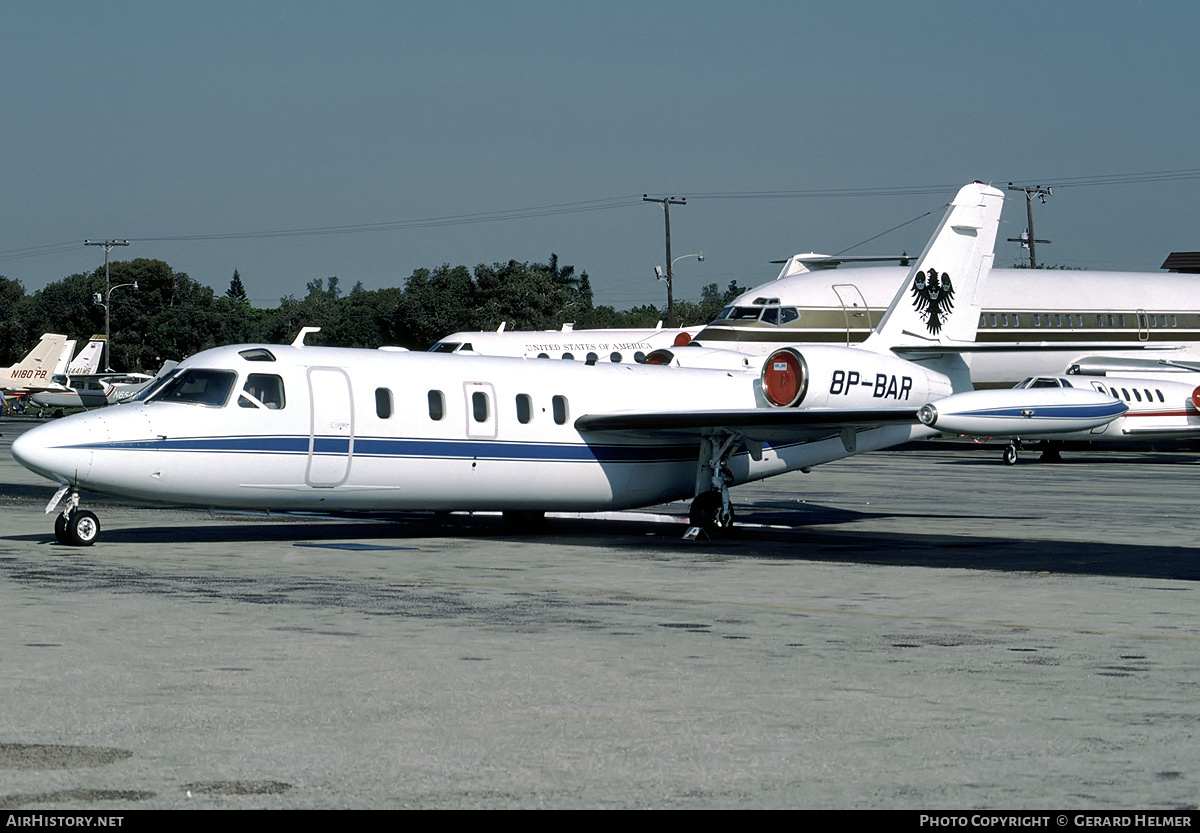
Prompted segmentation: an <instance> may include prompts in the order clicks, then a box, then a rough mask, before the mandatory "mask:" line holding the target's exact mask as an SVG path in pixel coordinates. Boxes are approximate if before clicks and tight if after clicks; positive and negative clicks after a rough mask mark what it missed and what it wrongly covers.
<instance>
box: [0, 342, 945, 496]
mask: <svg viewBox="0 0 1200 833" xmlns="http://www.w3.org/2000/svg"><path fill="white" fill-rule="evenodd" d="M255 351H258V352H255ZM267 351H269V354H270V355H271V356H272V357H273V360H261V359H260V360H248V359H247V358H245V356H244V355H243V353H246V352H248V354H249V355H260V354H262V353H266V352H267ZM849 352H852V353H854V354H858V353H863V354H864V355H866V354H865V351H859V350H854V351H849ZM193 371H195V372H196V373H197V374H198V376H197V379H198V381H197V382H196V384H194V385H191V384H190V383H189V384H187V385H183V386H181V387H180V388H179V391H180V395H181V396H182V397H183V398H184V399H186V401H183V400H175V401H173V400H172V399H171V398H169V397H168V398H155V397H156V396H157V395H158V394H151V396H150V397H149V401H148V402H140V401H139V402H133V403H130V404H126V405H122V406H121V407H118V408H108V409H104V410H101V411H96V412H93V413H87V414H79V415H76V416H72V417H67V418H65V419H62V420H57V421H55V422H54V423H52V424H48V425H44V426H40V427H38V428H35V429H33V430H31V431H29V432H26V434H24V435H23V436H21V437H20V438H18V439H17V440H16V441H15V442H14V444H13V455H14V457H16V458H17V460H18V461H19V462H21V463H22V464H23V465H25V466H26V467H28V468H30V469H32V470H34V471H37V472H39V473H41V474H43V475H45V476H47V477H49V478H51V479H54V480H57V481H59V482H60V483H63V484H67V485H71V486H73V487H78V488H80V489H84V490H89V491H94V492H99V493H104V494H111V495H117V496H121V497H125V498H131V499H140V500H148V501H164V502H169V503H184V504H197V505H203V506H237V507H244V508H261V509H313V510H325V511H328V510H339V509H355V510H401V509H404V510H507V509H537V510H575V511H598V510H603V509H616V508H627V507H632V506H646V505H652V504H656V503H661V502H664V501H669V500H674V499H678V498H684V497H691V496H692V495H693V494H695V493H696V482H697V460H698V456H699V447H700V442H699V440H698V438H697V437H696V436H695V435H694V434H693V435H691V436H688V435H684V434H681V435H679V436H672V435H671V434H669V433H667V434H661V435H647V434H639V433H638V432H631V433H629V434H628V435H621V434H614V433H611V432H604V433H601V434H589V433H588V432H581V431H580V430H577V429H576V427H575V425H574V421H575V419H576V418H577V417H578V416H580V415H583V414H589V413H591V414H595V413H603V414H612V413H614V412H616V413H619V412H620V411H619V409H618V408H615V407H614V403H616V402H621V403H625V404H626V405H627V406H628V407H629V408H630V409H631V410H641V411H645V410H671V411H677V412H689V411H705V410H712V409H714V408H721V409H731V410H732V409H754V408H763V407H766V406H765V403H764V402H763V400H762V394H761V391H760V388H759V375H758V369H757V368H755V369H754V370H753V371H743V372H726V371H714V370H681V369H678V368H664V367H655V366H640V365H638V366H631V365H624V364H617V365H613V364H608V365H597V366H593V367H589V366H586V365H584V364H582V363H578V362H544V361H538V360H524V359H503V358H486V357H478V356H476V357H468V356H439V355H431V354H428V353H395V352H389V351H372V350H353V349H338V348H317V347H279V346H269V347H268V346H262V347H248V346H247V345H240V346H232V347H224V348H217V349H214V350H208V351H205V352H203V353H199V354H197V355H196V356H193V357H192V358H190V359H188V360H187V361H186V362H184V363H183V364H181V365H180V367H179V368H177V370H176V371H175V375H173V376H171V377H169V381H168V385H170V384H173V383H174V380H177V379H179V378H181V377H180V376H179V374H188V373H189V372H193ZM203 374H209V376H208V377H207V382H206V381H205V380H204V379H201V378H199V377H200V376H203ZM213 374H216V376H213ZM221 374H226V376H221ZM217 376H220V377H221V378H220V379H218V380H217V381H220V382H221V385H223V386H224V388H225V391H224V393H223V394H222V393H221V392H220V391H219V390H217V386H216V385H215V383H214V384H209V383H212V382H213V379H214V378H216V377H217ZM206 384H208V387H207V388H205V385H206ZM250 390H253V391H254V392H255V393H254V398H255V401H254V402H251V401H249V400H248V399H246V398H245V397H244V396H243V395H242V394H243V392H244V391H250ZM920 404H922V403H920V402H916V403H915V404H914V403H913V402H900V401H894V402H893V401H885V402H883V403H882V405H881V406H883V407H887V406H893V407H906V408H914V407H917V406H919V405H920ZM931 433H932V431H931V430H929V429H926V428H925V427H924V426H920V425H907V424H904V425H891V426H886V427H880V428H871V429H868V430H863V431H860V432H858V433H857V435H856V438H855V439H856V443H855V444H852V445H848V444H847V443H846V442H845V441H844V439H843V437H842V436H841V435H840V434H839V433H838V431H837V430H832V431H830V432H828V436H827V437H821V438H819V439H817V440H816V441H807V442H804V443H799V442H796V443H788V442H781V443H778V444H773V443H769V444H767V445H765V447H764V448H763V451H762V454H761V458H760V459H757V460H756V459H753V458H752V457H751V456H750V455H749V454H748V453H745V452H743V453H740V454H736V455H734V456H733V457H732V458H731V459H730V460H729V470H730V473H731V475H732V477H733V479H734V482H737V483H741V482H746V481H749V480H755V479H759V478H763V477H767V476H770V475H773V474H779V473H781V472H784V471H789V470H794V469H799V468H802V467H807V466H812V465H816V464H819V463H823V462H828V461H830V460H835V459H840V458H842V457H845V456H848V454H849V453H851V452H850V450H849V449H850V447H853V448H854V450H856V451H863V450H870V449H873V448H881V447H886V446H889V445H893V444H896V443H899V442H904V441H906V440H907V439H909V438H911V437H918V436H927V435H929V434H931Z"/></svg>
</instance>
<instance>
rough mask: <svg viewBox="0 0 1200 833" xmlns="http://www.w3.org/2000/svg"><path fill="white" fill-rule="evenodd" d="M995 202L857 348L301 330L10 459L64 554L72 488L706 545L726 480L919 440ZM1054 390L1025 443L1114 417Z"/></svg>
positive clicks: (1033, 411) (970, 205)
mask: <svg viewBox="0 0 1200 833" xmlns="http://www.w3.org/2000/svg"><path fill="white" fill-rule="evenodd" d="M1003 199H1004V195H1003V193H1002V192H1001V191H999V190H997V189H995V188H992V187H990V186H986V185H982V184H979V183H975V184H972V185H968V186H966V187H964V188H963V189H962V190H961V191H960V192H959V193H958V195H957V196H956V197H955V199H954V201H953V202H952V203H951V205H950V208H949V210H948V211H947V213H946V216H945V218H944V219H943V220H942V223H941V225H940V226H939V228H938V230H937V232H936V233H935V234H934V236H933V238H932V239H931V240H930V242H929V244H928V246H927V247H926V249H925V251H924V253H923V254H922V255H921V257H920V258H919V259H918V260H917V262H916V265H915V266H914V267H913V269H912V271H911V274H910V275H909V278H908V280H907V281H906V282H905V283H904V285H903V286H902V287H901V288H900V291H899V292H898V293H896V295H895V297H894V299H893V301H892V304H891V307H890V309H889V310H888V312H887V314H886V315H885V316H884V317H883V319H882V321H881V322H880V324H879V326H878V328H877V332H876V333H875V334H874V335H873V336H872V337H871V338H870V339H868V340H867V341H866V342H865V343H864V344H863V345H862V346H861V347H838V346H818V347H813V348H804V349H803V350H797V349H790V348H789V349H783V350H779V351H776V352H775V353H774V354H772V355H771V356H769V357H767V359H766V360H765V361H763V362H760V363H757V364H756V365H755V366H753V367H749V368H738V369H730V370H716V369H681V368H672V367H663V366H647V365H627V364H614V363H611V362H610V363H607V364H604V363H598V364H596V365H593V366H589V365H586V364H584V363H581V362H561V361H560V362H549V361H541V360H526V359H509V358H493V357H481V356H461V355H458V356H454V355H438V354H433V353H408V352H403V351H394V350H386V349H385V350H357V349H339V348H320V347H308V346H305V345H304V344H303V339H304V333H303V332H302V333H301V335H300V337H298V338H297V339H296V341H295V342H294V343H293V344H292V345H291V346H286V347H281V346H275V345H239V346H231V347H222V348H217V349H214V350H206V351H204V352H202V353H198V354H196V355H195V356H192V357H191V358H189V359H187V360H186V361H184V362H183V363H181V364H180V366H179V367H178V368H176V369H175V371H174V373H172V374H171V375H169V376H168V377H166V379H165V380H164V381H163V382H162V383H161V384H159V385H157V386H155V387H153V388H151V389H150V390H148V391H147V393H146V394H145V396H144V398H142V399H140V400H139V401H137V402H133V403H130V404H127V405H121V406H119V407H116V408H108V409H103V410H99V411H93V412H90V413H86V414H79V415H76V416H72V417H67V418H66V419H62V420H58V421H56V422H55V423H52V424H48V425H42V426H39V427H37V428H34V429H32V430H30V431H28V432H27V433H25V434H24V435H22V436H21V437H18V438H17V439H16V440H15V441H14V442H13V445H12V453H13V456H14V457H15V458H16V459H17V461H18V462H20V463H21V464H22V465H24V466H26V467H27V468H29V469H31V470H33V471H35V472H38V473H39V474H42V475H44V476H46V477H48V478H50V479H52V480H54V481H56V482H57V483H59V484H60V488H59V490H58V492H57V493H56V494H55V497H54V499H52V500H51V503H50V506H49V507H48V508H47V512H51V511H53V510H54V509H55V508H60V509H61V511H60V514H59V515H58V518H57V520H56V522H55V534H56V537H57V538H58V540H59V541H60V542H63V543H68V544H74V545H87V544H91V543H92V542H93V541H95V540H96V538H97V536H98V534H99V530H100V524H99V521H98V519H97V518H96V515H95V514H94V513H92V512H90V511H88V510H86V509H80V508H79V507H78V504H79V493H80V491H81V490H90V491H95V492H100V493H104V494H110V495H116V496H119V497H124V498H131V499H136V500H150V501H161V502H165V503H173V504H188V505H199V506H208V507H239V508H256V509H278V510H289V509H304V510H346V509H353V510H364V511H372V510H373V511H396V510H450V511H453V510H468V511H482V510H493V511H494V510H500V511H504V512H506V513H516V514H518V515H522V514H525V513H534V514H537V513H542V512H545V511H555V510H557V511H602V510H609V509H623V508H629V507H636V506H649V505H653V504H657V503H662V502H666V501H671V500H677V499H680V498H687V497H689V496H690V497H693V498H694V500H693V502H692V507H691V522H692V526H693V527H694V528H695V529H704V530H707V531H710V532H713V533H715V532H718V531H720V530H721V529H723V528H725V527H727V526H728V525H729V524H731V523H732V520H733V508H732V505H731V503H730V500H729V487H730V486H733V485H736V484H739V483H746V482H748V481H752V480H757V479H761V478H765V477H769V476H772V475H775V474H780V473H783V472H787V471H794V470H797V469H808V468H811V467H812V466H816V465H819V464H821V463H826V462H830V461H832V460H837V459H841V458H844V457H847V456H849V455H851V454H855V453H859V452H863V451H869V450H873V449H879V448H884V447H887V446H891V445H895V444H897V443H902V442H906V441H908V440H910V439H913V438H916V437H922V436H929V435H931V434H933V433H934V432H935V429H933V428H930V427H928V426H926V425H924V424H922V423H921V422H920V421H919V420H918V418H917V411H918V410H919V409H920V408H921V407H922V406H924V405H926V404H933V405H935V406H937V405H938V403H939V402H940V401H941V400H943V399H944V398H945V397H947V396H949V395H951V394H953V393H955V392H956V391H967V390H969V381H968V379H967V374H966V372H965V368H964V366H963V363H962V360H961V358H960V356H959V354H958V352H957V348H958V347H959V346H962V345H965V344H969V343H970V341H971V339H972V338H973V337H974V333H975V323H976V320H977V318H978V316H979V306H978V302H977V300H976V299H977V297H978V295H977V290H978V288H979V285H980V283H981V282H982V281H983V280H985V278H986V276H987V273H988V270H989V268H990V266H991V261H992V257H993V255H992V249H993V245H994V242H995V237H996V230H997V226H998V222H999V217H1000V208H1001V204H1002V202H1003ZM951 300H952V301H953V303H952V304H951V303H950V301H951ZM899 348H905V349H908V350H909V351H910V352H909V353H908V355H909V356H910V358H909V359H902V358H899V357H898V356H896V355H895V354H894V353H893V349H899ZM1055 393H1056V402H1055V403H1048V407H1047V408H1045V409H1043V408H1041V406H1040V403H1041V401H1042V392H1040V391H1038V390H1022V391H1013V392H1011V399H1010V401H1009V402H1008V404H1009V405H1011V406H1013V407H1021V408H1022V409H1023V410H1025V411H1027V412H1028V415H1027V420H1028V427H1029V428H1030V429H1031V430H1032V429H1034V428H1035V427H1037V428H1039V429H1040V428H1044V429H1045V430H1051V429H1052V428H1053V426H1054V425H1055V424H1056V422H1057V421H1058V420H1061V419H1064V418H1066V419H1068V420H1069V421H1070V424H1071V426H1072V427H1078V425H1079V424H1081V423H1080V420H1081V419H1082V418H1086V419H1088V420H1091V422H1092V423H1093V424H1096V425H1100V424H1104V423H1106V422H1109V421H1111V420H1112V419H1115V418H1116V417H1118V416H1120V414H1121V413H1123V412H1124V410H1125V409H1124V406H1123V405H1121V404H1120V403H1117V402H1116V401H1115V400H1113V399H1112V398H1111V397H1109V396H1104V395H1101V394H1099V393H1096V392H1092V391H1082V390H1081V391H1077V392H1076V395H1073V396H1070V397H1069V398H1068V399H1067V400H1065V401H1064V400H1063V398H1062V397H1061V396H1058V395H1057V394H1058V393H1059V392H1055ZM960 407H962V408H963V409H970V407H971V403H970V401H969V400H968V401H967V402H965V403H961V404H960ZM691 531H692V530H689V532H691Z"/></svg>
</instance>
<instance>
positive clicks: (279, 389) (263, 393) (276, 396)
mask: <svg viewBox="0 0 1200 833" xmlns="http://www.w3.org/2000/svg"><path fill="white" fill-rule="evenodd" d="M283 404H284V399H283V379H282V378H280V377H279V376H276V375H274V374H271V373H251V374H250V375H249V376H247V377H246V384H245V385H244V386H243V387H242V393H241V395H239V396H238V406H239V407H242V408H267V409H269V410H272V411H278V410H279V409H280V408H282V407H283Z"/></svg>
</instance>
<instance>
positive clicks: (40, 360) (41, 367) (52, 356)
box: [0, 333, 67, 390]
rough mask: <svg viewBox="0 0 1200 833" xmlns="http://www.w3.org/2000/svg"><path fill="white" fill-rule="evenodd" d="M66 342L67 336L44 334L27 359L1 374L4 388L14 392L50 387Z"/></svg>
mask: <svg viewBox="0 0 1200 833" xmlns="http://www.w3.org/2000/svg"><path fill="white" fill-rule="evenodd" d="M66 341H67V337H66V336H62V335H58V334H57V333H45V334H43V335H42V340H41V341H39V342H38V343H37V346H36V347H34V348H33V349H32V350H30V351H29V353H28V355H26V356H25V358H23V359H21V361H19V362H17V363H16V364H14V365H13V366H12V367H10V368H8V369H7V370H5V371H3V372H0V379H3V384H4V386H5V387H6V388H9V387H11V389H13V390H25V389H27V388H29V387H43V386H46V385H50V384H51V381H50V379H51V377H52V376H53V375H54V364H55V362H57V361H58V358H59V356H61V355H62V350H63V345H64V344H65V343H66Z"/></svg>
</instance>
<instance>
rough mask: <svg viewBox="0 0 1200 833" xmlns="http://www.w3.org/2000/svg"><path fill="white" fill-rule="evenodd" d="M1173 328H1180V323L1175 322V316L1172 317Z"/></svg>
mask: <svg viewBox="0 0 1200 833" xmlns="http://www.w3.org/2000/svg"><path fill="white" fill-rule="evenodd" d="M1171 326H1172V327H1178V326H1179V324H1178V322H1177V321H1176V320H1175V316H1173V315H1172V316H1171Z"/></svg>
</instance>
